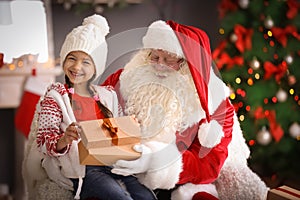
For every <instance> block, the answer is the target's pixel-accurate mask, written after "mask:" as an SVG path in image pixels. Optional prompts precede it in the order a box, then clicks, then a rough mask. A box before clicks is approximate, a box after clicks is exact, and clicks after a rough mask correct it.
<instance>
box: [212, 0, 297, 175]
mask: <svg viewBox="0 0 300 200" xmlns="http://www.w3.org/2000/svg"><path fill="white" fill-rule="evenodd" d="M299 8H300V6H299V2H298V1H296V0H221V1H220V4H219V14H220V29H219V33H220V34H221V37H222V40H221V42H220V44H219V45H218V47H217V48H215V49H214V51H213V60H214V62H215V64H216V66H217V67H218V69H219V71H220V74H221V76H222V79H223V80H224V82H225V83H227V84H228V86H229V87H230V88H231V95H230V98H231V100H232V103H233V105H234V106H235V109H236V112H237V115H238V118H239V121H240V124H241V128H242V129H243V133H244V137H245V138H246V141H247V143H248V145H249V147H250V149H251V151H252V152H251V157H250V159H249V165H250V167H252V168H253V169H254V170H255V171H256V172H257V173H258V174H260V175H261V176H266V177H272V178H273V179H277V180H281V181H284V180H291V179H293V180H296V181H299V179H300V176H299V174H300V173H299V170H300V94H299V93H300V34H299V30H300V15H299V13H298V12H299ZM297 179H298V180H297Z"/></svg>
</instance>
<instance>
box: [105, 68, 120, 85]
mask: <svg viewBox="0 0 300 200" xmlns="http://www.w3.org/2000/svg"><path fill="white" fill-rule="evenodd" d="M122 71H123V69H119V70H117V71H116V72H115V73H113V74H111V75H109V76H108V77H107V78H106V80H105V81H104V82H103V83H102V84H101V85H102V86H107V85H111V86H113V87H116V85H117V84H118V82H119V77H120V75H121V73H122Z"/></svg>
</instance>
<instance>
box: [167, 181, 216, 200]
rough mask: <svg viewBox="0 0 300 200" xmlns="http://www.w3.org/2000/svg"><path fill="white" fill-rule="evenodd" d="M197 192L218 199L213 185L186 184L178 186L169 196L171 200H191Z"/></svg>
mask: <svg viewBox="0 0 300 200" xmlns="http://www.w3.org/2000/svg"><path fill="white" fill-rule="evenodd" d="M198 192H207V193H209V194H211V195H213V196H215V197H216V198H219V196H218V192H217V190H216V186H215V185H214V184H197V185H195V184H192V183H186V184H184V185H182V186H180V187H179V188H178V189H176V190H175V191H174V192H172V194H171V200H191V199H192V198H193V196H194V195H195V194H196V193H198Z"/></svg>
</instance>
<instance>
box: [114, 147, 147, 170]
mask: <svg viewBox="0 0 300 200" xmlns="http://www.w3.org/2000/svg"><path fill="white" fill-rule="evenodd" d="M133 149H134V150H135V151H137V152H139V153H141V157H140V158H138V159H136V160H131V161H127V160H118V161H117V162H116V163H115V164H114V165H113V169H112V170H111V172H112V173H114V174H119V175H123V176H129V175H133V174H139V173H144V172H146V171H147V170H148V169H149V166H150V163H151V157H152V151H151V149H150V148H149V147H147V146H145V145H143V144H137V145H134V146H133Z"/></svg>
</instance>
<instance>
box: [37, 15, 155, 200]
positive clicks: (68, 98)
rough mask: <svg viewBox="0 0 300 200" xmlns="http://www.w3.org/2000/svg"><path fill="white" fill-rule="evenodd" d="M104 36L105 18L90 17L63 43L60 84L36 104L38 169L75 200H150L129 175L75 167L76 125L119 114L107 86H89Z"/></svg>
mask: <svg viewBox="0 0 300 200" xmlns="http://www.w3.org/2000/svg"><path fill="white" fill-rule="evenodd" d="M108 32H109V27H108V24H107V21H106V19H105V18H103V17H102V16H99V15H93V16H90V17H88V18H86V19H84V21H83V23H82V26H79V27H77V28H75V29H73V30H72V31H71V32H70V33H69V34H68V35H67V37H66V39H65V41H64V44H63V46H62V49H61V53H60V57H61V61H62V63H61V64H62V66H63V71H64V73H65V79H66V83H65V84H61V83H54V84H52V85H51V86H50V87H48V89H47V91H46V93H45V95H44V97H43V99H42V100H41V101H40V111H39V113H38V114H39V115H38V124H39V126H38V132H37V139H36V141H37V145H38V149H39V150H40V151H41V152H43V154H45V155H46V156H45V158H44V159H43V163H42V165H43V167H44V168H45V171H46V172H47V175H48V177H49V178H50V179H51V180H53V181H55V182H56V183H57V184H60V185H61V186H64V187H65V186H66V185H68V186H70V185H71V186H73V189H74V195H75V199H79V198H80V199H91V198H93V199H114V200H117V199H120V200H126V199H156V197H155V195H154V194H153V192H152V191H150V190H149V189H148V188H146V187H145V186H144V185H142V184H140V183H139V182H138V180H137V179H136V178H135V177H134V176H120V175H116V174H113V173H111V169H112V168H111V167H110V166H83V165H80V164H79V156H78V147H77V143H78V139H79V138H80V134H79V133H80V130H79V128H78V123H77V122H78V121H83V120H93V119H102V118H108V117H117V116H120V115H122V111H121V109H120V106H119V103H118V100H117V96H116V93H115V91H114V90H113V89H112V87H100V86H96V85H93V84H92V83H91V82H92V81H93V80H94V79H95V78H97V77H98V76H99V75H101V74H102V73H103V71H104V66H105V61H106V56H107V45H106V42H105V36H106V35H107V34H108ZM70 180H71V181H70ZM72 183H73V184H72Z"/></svg>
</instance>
